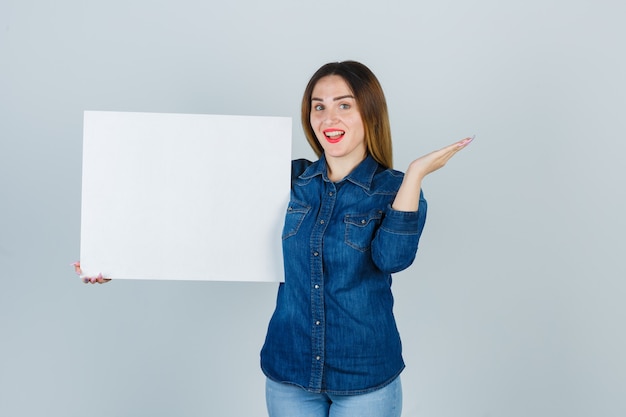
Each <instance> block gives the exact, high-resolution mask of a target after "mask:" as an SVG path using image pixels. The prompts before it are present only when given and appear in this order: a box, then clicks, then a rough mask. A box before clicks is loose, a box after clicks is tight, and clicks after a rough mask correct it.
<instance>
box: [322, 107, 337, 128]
mask: <svg viewBox="0 0 626 417" xmlns="http://www.w3.org/2000/svg"><path fill="white" fill-rule="evenodd" d="M324 116H326V117H325V118H324V123H326V124H328V125H332V124H334V123H336V122H337V120H338V116H337V110H336V109H334V108H330V109H327V110H326V112H325V114H324Z"/></svg>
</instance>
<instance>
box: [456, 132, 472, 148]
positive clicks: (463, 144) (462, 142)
mask: <svg viewBox="0 0 626 417" xmlns="http://www.w3.org/2000/svg"><path fill="white" fill-rule="evenodd" d="M475 137H476V135H474V136H472V137H471V138H470V137H467V138H465V139H463V140H460V141H458V142H457V143H456V145H457V147H459V148H464V147H466V146H467V145H469V144H470V143H472V141H473V140H474V138H475Z"/></svg>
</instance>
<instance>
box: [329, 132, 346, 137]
mask: <svg viewBox="0 0 626 417" xmlns="http://www.w3.org/2000/svg"><path fill="white" fill-rule="evenodd" d="M344 133H346V132H342V131H341V130H335V131H332V132H326V133H325V135H326V136H328V137H329V138H334V137H337V136H341V135H343V134H344Z"/></svg>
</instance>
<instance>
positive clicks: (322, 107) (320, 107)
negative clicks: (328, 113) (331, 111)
mask: <svg viewBox="0 0 626 417" xmlns="http://www.w3.org/2000/svg"><path fill="white" fill-rule="evenodd" d="M313 109H314V110H316V111H320V110H324V106H322V105H321V104H318V105H317V106H314V107H313Z"/></svg>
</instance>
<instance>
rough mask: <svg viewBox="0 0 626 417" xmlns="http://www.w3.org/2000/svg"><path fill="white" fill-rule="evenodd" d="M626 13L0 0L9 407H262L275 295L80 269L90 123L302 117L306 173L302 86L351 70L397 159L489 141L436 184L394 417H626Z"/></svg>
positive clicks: (490, 6) (3, 387) (428, 186)
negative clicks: (86, 280) (339, 63)
mask: <svg viewBox="0 0 626 417" xmlns="http://www.w3.org/2000/svg"><path fill="white" fill-rule="evenodd" d="M625 15H626V6H624V3H623V2H622V1H618V0H615V1H607V0H604V1H577V0H573V1H567V0H542V1H539V0H530V1H508V2H500V1H495V0H477V1H461V0H447V1H445V0H444V1H436V2H435V1H431V2H408V1H406V2H398V1H393V0H391V1H387V2H380V1H377V2H374V1H364V0H359V1H356V0H355V1H337V0H335V1H328V0H319V1H316V2H298V1H293V0H290V1H287V0H268V1H265V2H255V1H252V0H246V1H229V2H226V1H221V2H211V1H202V0H182V1H181V0H177V1H165V0H163V1H148V0H142V1H128V0H124V1H120V0H110V1H106V2H104V1H84V0H80V1H79V0H74V1H70V0H59V1H55V2H52V1H43V0H30V1H19V2H18V1H17V0H16V1H7V0H1V1H0V60H1V65H0V192H1V194H0V195H1V200H0V415H3V416H35V415H41V416H43V415H45V416H55V417H56V416H59V417H60V416H63V417H68V416H80V417H84V416H93V417H98V416H190V417H192V416H264V415H265V405H264V398H263V395H264V393H263V381H264V379H263V376H262V374H261V372H260V371H259V368H258V351H259V348H260V346H261V344H262V342H263V337H264V334H265V328H266V324H267V321H268V319H269V316H270V314H271V311H272V309H273V304H274V299H275V291H276V285H275V284H258V283H257V284H250V283H216V282H152V281H149V282H145V281H144V282H141V281H139V282H137V281H125V282H113V283H110V284H107V285H104V286H87V285H83V284H81V283H80V282H79V280H78V279H77V278H76V277H75V276H74V275H73V272H72V268H71V267H70V263H71V262H72V261H74V260H76V259H77V257H78V251H79V232H80V231H79V224H80V182H81V140H82V112H83V110H119V111H154V112H182V113H217V114H241V115H269V116H292V117H294V121H295V122H296V123H294V151H293V154H294V156H297V157H309V158H310V157H312V152H311V151H310V150H309V149H308V147H307V145H306V143H305V141H304V138H303V135H302V133H301V129H300V128H299V126H298V123H297V121H298V119H297V118H298V112H299V100H300V95H301V93H302V91H303V89H304V85H305V83H306V81H307V80H308V78H309V77H310V75H311V74H312V73H313V71H314V70H315V69H317V68H318V67H319V66H320V65H321V64H323V63H326V62H328V61H335V60H344V59H356V60H360V61H362V62H364V63H366V64H367V65H368V66H370V67H371V68H372V70H373V71H374V72H375V73H376V74H377V75H378V76H379V78H380V80H381V82H382V84H383V86H384V88H385V91H386V93H387V97H388V101H389V107H390V112H391V117H392V126H393V134H394V137H395V155H396V167H397V168H398V169H404V168H405V167H406V165H407V164H408V163H409V162H410V160H412V159H413V158H415V157H417V156H419V155H421V154H423V153H426V152H428V151H430V150H432V149H435V148H438V147H441V146H443V145H446V144H448V143H450V142H452V141H454V140H457V139H460V138H462V137H465V136H467V135H472V134H476V135H477V139H476V141H475V142H474V143H473V144H472V145H471V146H470V147H469V148H468V149H466V150H465V151H463V153H461V154H459V155H458V156H457V157H455V159H454V160H452V161H451V163H450V164H449V165H448V166H447V167H446V168H445V169H444V170H443V171H441V172H438V173H436V174H434V175H433V176H432V177H429V178H428V179H427V180H426V182H425V184H424V191H425V193H426V196H427V198H428V200H429V203H430V211H429V219H428V222H427V225H426V230H425V232H424V235H423V238H422V242H421V248H420V252H419V254H418V258H417V260H416V262H415V264H414V265H413V267H412V268H411V269H409V270H408V271H406V272H403V273H401V274H398V275H397V276H396V280H395V284H394V289H395V294H396V313H397V319H398V323H399V327H400V331H401V333H402V335H403V341H404V349H405V359H406V362H407V365H408V367H407V369H406V371H405V372H404V374H403V383H404V388H405V408H404V414H403V415H404V416H405V417H407V416H420V417H422V416H424V417H426V416H428V417H431V416H438V417H448V416H450V417H452V416H454V417H458V416H469V417H486V416H506V417H516V416H520V417H522V416H524V417H525V416H531V415H532V416H568V417H578V416H581V417H582V416H594V417H596V416H606V417H608V416H624V415H626V396H625V395H623V394H624V392H625V390H626V381H625V377H626V359H625V358H624V352H625V351H626V336H625V332H624V319H625V318H626V305H624V303H623V302H622V300H623V299H624V295H625V293H626V283H624V277H626V268H625V266H624V263H623V262H622V261H621V258H622V255H621V252H623V249H624V243H623V236H624V232H626V227H625V220H624V213H626V198H625V191H624V179H625V178H626V175H625V169H624V166H623V163H622V155H623V153H624V151H625V150H626V144H625V141H624V139H623V138H622V135H623V133H624V131H625V130H626V129H625V128H626V126H625V124H626V123H625V120H626V118H625V117H624V113H625V110H626V80H625V76H624V74H625V73H626V59H625V54H624V39H626V28H625V26H624V23H623V18H624V16H625ZM267 152H272V149H271V148H268V149H267ZM259 157H262V155H259ZM112 169H114V167H112ZM241 169H250V170H253V169H254V168H253V167H241ZM251 210H253V207H251ZM183 261H184V260H183Z"/></svg>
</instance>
